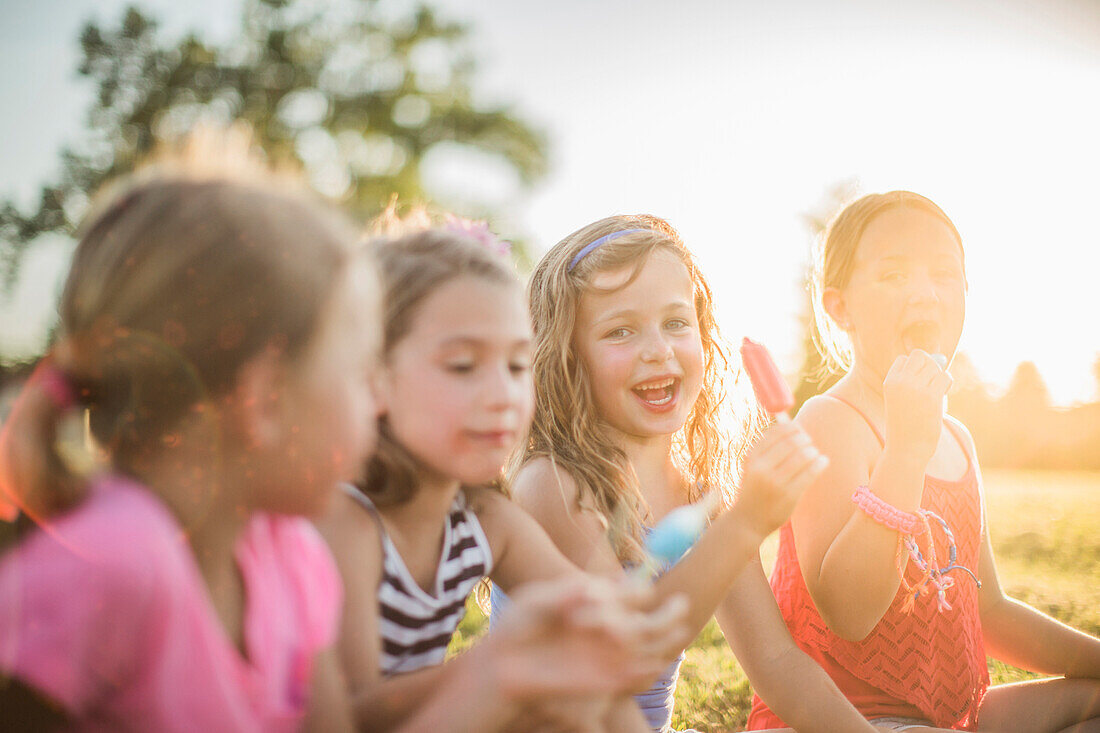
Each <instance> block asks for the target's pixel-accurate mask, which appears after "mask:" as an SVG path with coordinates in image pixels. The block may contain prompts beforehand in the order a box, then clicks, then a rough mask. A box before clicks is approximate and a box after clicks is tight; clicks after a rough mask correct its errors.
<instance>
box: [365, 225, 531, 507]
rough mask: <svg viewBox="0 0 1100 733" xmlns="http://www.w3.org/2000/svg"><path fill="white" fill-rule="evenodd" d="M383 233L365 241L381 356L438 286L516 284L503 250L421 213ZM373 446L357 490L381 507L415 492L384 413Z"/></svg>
mask: <svg viewBox="0 0 1100 733" xmlns="http://www.w3.org/2000/svg"><path fill="white" fill-rule="evenodd" d="M382 230H383V231H385V232H388V233H389V235H388V236H387V235H386V234H382V235H380V236H375V237H373V238H372V239H370V240H368V242H367V248H368V250H369V251H370V252H371V253H372V254H373V255H374V257H375V261H376V263H377V264H378V269H379V273H380V275H381V280H382V293H383V296H382V297H383V306H382V312H383V328H382V334H383V336H382V353H383V359H386V358H388V356H389V354H390V352H391V351H392V349H393V347H394V346H396V345H397V344H398V343H399V342H400V341H401V339H402V338H404V337H405V335H406V334H408V332H409V328H410V326H411V325H412V322H413V320H414V318H415V317H416V312H417V308H418V307H419V306H420V304H421V303H423V302H424V300H426V299H427V298H428V296H430V295H431V294H432V293H433V292H434V291H435V290H437V289H438V288H439V287H441V286H442V285H445V284H446V283H448V282H450V281H451V280H454V279H455V278H458V277H462V276H474V277H479V278H484V279H486V280H489V281H490V282H495V283H503V284H515V285H518V284H519V279H518V278H517V276H516V272H515V270H514V269H513V268H512V265H511V263H510V262H509V261H508V259H507V258H506V257H504V256H503V255H502V254H500V253H497V252H494V251H492V250H491V249H490V247H489V246H487V245H486V243H484V242H482V241H479V240H478V239H475V238H474V237H472V236H469V234H468V232H466V231H463V230H461V229H460V228H457V227H456V228H453V229H452V228H451V227H449V226H443V227H431V226H429V220H428V219H427V217H426V215H425V214H424V212H422V211H418V212H414V214H413V215H412V216H411V217H410V218H408V219H406V220H404V221H400V220H393V221H390V222H389V223H387V224H386V225H385V226H384V227H382ZM378 428H379V429H378V446H377V448H376V450H375V452H374V455H373V456H371V458H370V459H369V460H368V461H367V468H366V474H365V476H364V478H363V480H362V481H361V482H360V484H359V488H360V489H361V490H362V491H363V492H364V493H366V494H367V495H368V496H369V497H370V498H371V500H372V501H373V502H374V503H375V504H377V505H380V506H387V505H393V504H400V503H401V502H404V501H406V500H408V499H409V498H410V497H412V495H413V494H414V493H415V491H416V486H417V473H418V463H417V461H416V459H415V458H414V457H413V456H412V455H410V454H409V452H408V451H407V450H405V449H404V447H403V446H402V445H401V444H400V443H398V442H397V441H396V440H395V439H394V438H393V436H392V434H391V433H390V430H389V426H388V424H387V422H386V418H385V416H383V417H381V418H380V419H379V425H378Z"/></svg>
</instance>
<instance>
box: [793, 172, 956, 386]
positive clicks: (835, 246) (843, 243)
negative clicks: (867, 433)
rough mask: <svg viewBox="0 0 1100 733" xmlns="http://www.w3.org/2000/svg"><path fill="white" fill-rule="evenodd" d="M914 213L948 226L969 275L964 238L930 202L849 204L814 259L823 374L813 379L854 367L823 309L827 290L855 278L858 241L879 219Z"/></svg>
mask: <svg viewBox="0 0 1100 733" xmlns="http://www.w3.org/2000/svg"><path fill="white" fill-rule="evenodd" d="M902 208H905V209H913V210H917V211H923V212H926V213H928V214H931V215H932V216H934V217H936V218H937V219H939V220H941V221H942V222H943V223H945V224H946V225H947V226H948V228H949V229H950V230H951V233H952V234H954V235H955V240H956V241H958V243H959V252H960V256H963V257H964V259H963V273H964V275H965V272H966V260H965V255H964V254H963V252H962V237H960V236H959V232H958V230H957V229H956V228H955V224H954V223H953V222H952V221H951V219H950V218H949V217H948V216H947V214H945V213H944V212H943V209H941V208H940V207H939V206H937V205H936V204H935V203H933V202H932V201H931V200H930V199H927V198H925V197H924V196H921V195H920V194H918V193H913V192H912V191H889V192H887V193H872V194H868V195H866V196H863V197H862V198H860V199H857V200H856V201H853V202H852V203H850V204H848V206H846V207H844V209H843V210H842V211H841V212H840V213H839V214H837V215H836V216H835V217H833V220H832V221H831V222H830V223H829V226H828V227H827V228H826V229H825V232H824V234H823V236H822V237H821V239H820V243H819V246H818V247H817V250H816V252H815V256H814V268H813V275H812V277H811V278H810V293H811V300H812V302H813V341H814V345H815V346H816V347H817V350H818V352H819V353H820V354H821V357H822V367H821V369H822V374H818V375H814V376H815V377H816V378H818V379H823V378H825V377H827V376H828V375H829V374H834V373H840V372H844V371H847V370H848V369H849V368H850V367H851V363H852V355H851V347H850V345H849V344H848V343H847V341H848V339H847V336H846V335H845V334H844V333H843V332H841V331H840V330H839V329H838V328H837V327H836V326H835V324H834V323H833V321H832V319H831V318H830V317H829V315H828V314H827V313H826V312H825V308H824V306H823V305H822V293H823V292H824V291H825V288H844V287H845V286H846V285H847V284H848V282H849V281H850V280H851V278H852V271H853V270H854V269H855V265H856V252H857V250H858V248H859V240H860V238H861V237H862V236H863V232H864V230H866V229H867V226H868V225H869V224H870V223H871V222H872V221H874V220H875V218H877V217H878V216H879V215H881V214H883V213H885V212H887V211H892V210H894V209H902Z"/></svg>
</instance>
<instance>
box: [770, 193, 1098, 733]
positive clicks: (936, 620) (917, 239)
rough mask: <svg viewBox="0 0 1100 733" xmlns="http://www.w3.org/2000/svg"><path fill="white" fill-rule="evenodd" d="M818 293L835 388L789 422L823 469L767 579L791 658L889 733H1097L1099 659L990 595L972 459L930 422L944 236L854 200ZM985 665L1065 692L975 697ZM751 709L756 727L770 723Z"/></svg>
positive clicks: (889, 207)
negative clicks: (817, 667) (802, 433)
mask: <svg viewBox="0 0 1100 733" xmlns="http://www.w3.org/2000/svg"><path fill="white" fill-rule="evenodd" d="M815 285H816V291H817V296H816V299H815V306H816V309H817V311H818V312H817V314H816V315H817V325H818V333H819V335H820V336H821V343H822V346H823V347H824V348H825V349H826V353H827V354H828V355H829V356H830V357H831V358H832V359H833V360H834V364H836V365H837V366H839V367H840V368H841V369H842V370H843V371H844V376H843V377H842V378H841V379H840V381H839V382H838V383H837V384H836V385H835V386H834V387H832V388H831V389H830V390H829V391H828V392H826V393H825V394H824V395H822V396H820V397H816V398H814V399H812V400H810V401H809V402H807V403H806V404H805V405H804V406H803V408H802V410H801V411H800V412H799V414H798V417H797V420H796V422H797V423H798V424H800V425H802V426H803V427H804V428H805V429H806V431H807V432H808V433H809V434H810V435H811V436H812V437H813V439H814V442H815V444H816V445H818V446H820V447H821V449H822V451H823V452H824V453H825V454H826V455H828V456H829V458H830V463H829V468H828V469H827V471H826V472H825V474H824V475H823V476H822V477H821V478H820V479H819V480H818V481H817V482H816V483H815V484H814V485H813V486H812V487H811V488H810V489H809V490H808V491H807V492H806V494H805V495H804V496H803V497H802V499H801V500H800V502H799V504H798V507H797V508H796V510H795V512H794V515H793V517H792V519H791V522H790V524H788V525H787V526H786V527H784V528H783V531H782V533H781V536H780V537H781V539H780V549H779V558H778V561H777V564H776V569H775V572H774V574H773V576H772V585H773V588H774V590H775V594H776V597H777V599H778V601H779V606H780V608H781V609H782V612H783V616H784V618H785V620H786V622H787V625H788V627H789V628H790V629H791V632H792V633H793V634H794V636H795V639H796V640H797V642H798V644H799V645H800V646H801V647H802V648H803V649H804V650H805V651H806V653H807V654H810V655H811V656H813V657H814V658H815V659H817V660H818V662H819V663H820V664H821V665H822V666H823V667H824V668H825V669H826V670H827V671H828V673H829V674H830V676H832V678H833V679H834V680H835V681H836V683H837V685H838V686H839V687H840V689H841V690H842V691H843V692H844V693H845V694H846V695H847V696H848V697H849V699H850V700H851V701H852V702H853V703H854V704H855V705H856V706H857V707H858V708H859V709H860V711H861V712H863V713H864V714H865V715H867V716H868V717H870V718H873V719H875V720H877V721H878V724H879V725H880V726H883V727H888V728H890V729H894V730H908V729H914V730H915V729H924V730H928V729H933V728H935V729H949V730H979V731H1028V732H1029V733H1054V732H1055V731H1064V732H1068V731H1075V732H1077V733H1082V732H1084V731H1095V730H1100V641H1098V640H1097V639H1094V638H1092V637H1090V636H1088V635H1086V634H1083V633H1080V632H1078V631H1074V630H1073V629H1071V628H1069V627H1067V626H1064V625H1063V624H1060V623H1058V622H1057V621H1055V620H1054V619H1051V618H1050V617H1048V616H1045V615H1043V614H1041V613H1039V612H1038V611H1036V610H1035V609H1033V608H1031V607H1029V606H1027V605H1024V604H1023V603H1020V602H1019V601H1016V600H1014V599H1012V598H1009V597H1007V596H1006V595H1005V594H1004V591H1003V590H1002V588H1001V584H1000V581H999V579H998V577H997V569H996V566H995V564H994V561H993V552H992V549H991V544H990V540H989V531H988V526H987V525H986V518H985V511H984V507H983V501H982V489H981V473H980V471H979V469H978V463H977V458H976V457H975V454H974V443H973V441H972V440H971V437H970V435H969V433H968V432H967V430H966V428H965V427H963V425H962V424H961V423H959V422H958V421H957V420H955V419H953V418H951V417H950V416H948V415H946V414H945V413H944V395H945V394H946V393H947V390H948V388H949V387H950V385H951V377H950V374H949V373H948V372H947V370H946V365H947V363H949V361H950V359H951V357H952V356H953V354H954V353H955V348H956V346H957V344H958V341H959V337H960V334H961V333H962V327H963V318H964V313H965V308H966V291H967V285H966V269H965V261H964V255H963V247H962V240H961V238H960V236H959V233H958V231H957V230H956V229H955V226H954V224H952V223H951V220H950V219H949V218H948V217H947V215H946V214H945V213H944V212H943V211H942V210H941V209H940V208H939V207H938V206H936V204H934V203H933V202H932V201H929V200H928V199H927V198H925V197H923V196H920V195H918V194H915V193H912V192H909V191H892V192H890V193H885V194H871V195H869V196H865V197H863V198H861V199H859V200H858V201H856V202H854V203H853V204H851V205H850V206H848V207H847V208H845V209H844V210H843V211H842V212H841V213H840V214H839V215H838V216H837V217H836V218H835V219H834V220H833V222H832V223H831V225H830V226H829V228H828V232H827V235H826V237H825V239H824V246H823V250H822V257H821V259H820V261H819V266H818V269H817V272H816V277H815ZM899 571H900V572H899ZM987 654H988V655H990V656H993V657H996V658H999V659H1003V660H1004V661H1006V662H1009V663H1010V664H1014V665H1017V666H1020V667H1023V668H1025V669H1030V670H1033V671H1037V672H1042V673H1046V674H1055V675H1063V676H1062V677H1059V678H1055V679H1045V680H1036V681H1030V682H1023V683H1019V684H1015V685H1001V686H998V687H989V675H988V671H987V667H986V655H987ZM765 702H767V701H766V700H765V701H764V702H761V701H757V703H756V704H755V705H754V707H753V713H752V716H751V719H750V722H751V723H752V724H753V726H757V727H768V726H771V725H774V724H775V721H776V719H777V718H776V715H777V714H778V716H779V717H782V716H783V713H782V712H781V711H779V710H777V709H775V707H774V706H773V707H772V709H771V710H769V708H768V705H767V704H765Z"/></svg>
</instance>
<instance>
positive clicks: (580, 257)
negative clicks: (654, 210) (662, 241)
mask: <svg viewBox="0 0 1100 733" xmlns="http://www.w3.org/2000/svg"><path fill="white" fill-rule="evenodd" d="M648 231H652V230H650V229H620V230H619V231H617V232H611V233H610V234H605V235H603V236H602V237H600V238H599V239H597V240H596V241H595V242H590V243H588V244H586V245H584V247H582V248H581V251H580V252H578V253H577V254H575V255H573V259H571V260H569V267H567V268H566V271H567V272H572V271H573V268H574V267H576V266H577V263H578V262H580V261H581V260H583V259H584V258H585V256H586V255H587V254H588V253H589V252H591V251H592V250H594V249H596V247H599V246H600V245H601V244H603V243H604V242H610V241H612V240H615V239H618V238H619V237H625V236H626V235H627V234H633V233H634V232H648Z"/></svg>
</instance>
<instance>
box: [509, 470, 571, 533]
mask: <svg viewBox="0 0 1100 733" xmlns="http://www.w3.org/2000/svg"><path fill="white" fill-rule="evenodd" d="M512 496H513V497H515V500H516V503H517V504H519V505H520V506H521V507H523V508H524V509H525V510H527V511H528V512H529V513H530V514H531V515H532V516H534V517H535V518H541V517H553V516H560V515H563V514H565V515H572V514H575V513H577V512H578V511H579V510H580V486H579V485H578V484H577V481H576V479H574V478H573V476H572V474H570V473H569V471H567V470H565V469H564V468H562V467H561V466H559V465H557V464H556V463H555V462H554V461H552V460H550V458H548V457H546V456H539V457H537V458H533V459H531V460H530V461H528V462H527V463H525V464H524V465H523V468H521V469H520V470H519V472H518V473H517V474H516V478H515V480H514V482H513V484H512Z"/></svg>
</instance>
